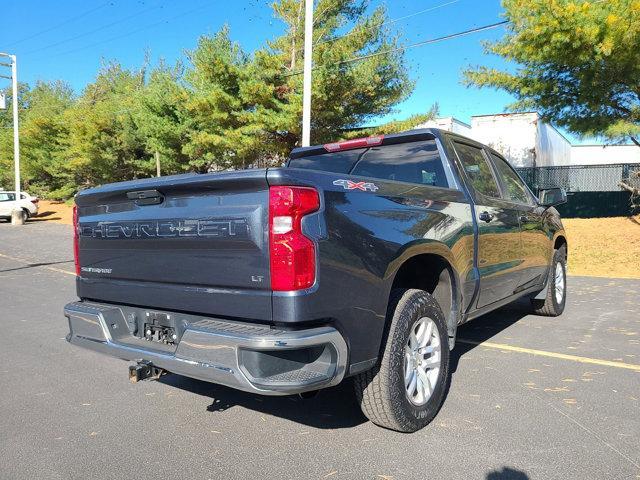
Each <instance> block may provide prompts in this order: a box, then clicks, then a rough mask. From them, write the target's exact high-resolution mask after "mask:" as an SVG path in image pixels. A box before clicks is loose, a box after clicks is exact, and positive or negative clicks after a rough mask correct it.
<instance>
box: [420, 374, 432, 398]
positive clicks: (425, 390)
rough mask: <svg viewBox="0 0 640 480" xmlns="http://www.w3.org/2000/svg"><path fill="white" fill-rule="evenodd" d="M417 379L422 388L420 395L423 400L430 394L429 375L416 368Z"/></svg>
mask: <svg viewBox="0 0 640 480" xmlns="http://www.w3.org/2000/svg"><path fill="white" fill-rule="evenodd" d="M418 379H419V383H420V386H421V389H422V396H423V401H424V400H426V399H427V398H428V397H429V396H430V395H431V382H429V377H428V376H427V374H426V373H425V372H424V370H422V369H421V368H419V369H418Z"/></svg>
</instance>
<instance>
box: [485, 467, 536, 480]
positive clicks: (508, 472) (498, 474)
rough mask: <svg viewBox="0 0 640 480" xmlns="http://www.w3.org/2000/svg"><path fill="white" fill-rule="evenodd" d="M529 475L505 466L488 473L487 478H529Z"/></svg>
mask: <svg viewBox="0 0 640 480" xmlns="http://www.w3.org/2000/svg"><path fill="white" fill-rule="evenodd" d="M528 479H529V475H527V474H526V473H524V472H523V471H521V470H516V469H515V468H510V467H504V468H503V469H502V470H494V471H493V472H489V473H488V474H487V480H528Z"/></svg>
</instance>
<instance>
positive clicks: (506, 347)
mask: <svg viewBox="0 0 640 480" xmlns="http://www.w3.org/2000/svg"><path fill="white" fill-rule="evenodd" d="M456 342H460V343H466V344H468V345H479V346H481V347H487V348H495V349H496V350H506V351H509V352H518V353H528V354H530V355H538V356H540V357H551V358H559V359H561V360H569V361H571V362H578V363H590V364H592V365H601V366H603V367H614V368H625V369H627V370H633V371H635V372H640V365H635V364H633V363H625V362H613V361H611V360H602V359H599V358H589V357H579V356H577V355H567V354H565V353H555V352H547V351H545V350H534V349H533V348H523V347H516V346H514V345H506V344H504V343H492V342H477V341H475V340H466V339H464V338H458V339H456Z"/></svg>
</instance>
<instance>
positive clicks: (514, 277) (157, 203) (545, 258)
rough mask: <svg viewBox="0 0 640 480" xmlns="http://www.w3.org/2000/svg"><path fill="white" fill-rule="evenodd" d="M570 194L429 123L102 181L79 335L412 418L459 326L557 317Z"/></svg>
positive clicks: (425, 404)
mask: <svg viewBox="0 0 640 480" xmlns="http://www.w3.org/2000/svg"><path fill="white" fill-rule="evenodd" d="M565 200H566V197H565V195H564V192H563V191H562V190H561V189H548V190H543V191H541V192H539V197H536V196H535V195H533V194H532V193H531V192H530V191H529V189H528V188H527V186H526V185H525V184H524V182H523V181H522V180H521V178H520V177H519V176H518V175H517V173H516V172H515V171H514V170H513V168H511V166H510V165H509V164H508V163H507V162H506V161H505V159H504V158H503V157H502V156H501V155H500V154H499V153H498V152H496V151H494V150H492V149H490V148H488V147H486V146H484V145H481V144H479V143H477V142H475V141H473V140H470V139H468V138H464V137H461V136H458V135H455V134H452V133H449V132H444V131H440V130H435V129H423V130H414V131H410V132H406V133H401V134H396V135H388V136H379V137H370V138H364V139H357V140H350V141H345V142H339V143H332V144H327V145H319V146H314V147H308V148H300V149H296V150H294V151H293V152H292V153H291V156H290V158H289V160H288V162H287V165H286V167H284V168H269V169H262V170H245V171H236V172H228V173H215V174H204V175H196V174H188V175H178V176H170V177H161V178H151V179H145V180H136V181H131V182H124V183H116V184H111V185H105V186H101V187H97V188H92V189H89V190H85V191H82V192H80V193H79V194H78V195H77V197H76V200H75V201H76V209H75V215H74V218H75V220H74V223H75V229H74V232H75V241H74V250H75V259H76V273H77V278H76V284H77V293H78V297H80V300H79V301H76V302H73V303H70V304H68V305H67V306H66V307H65V310H64V313H65V315H66V317H67V318H68V320H69V329H70V333H69V335H68V337H67V338H68V341H69V342H71V343H72V344H74V345H78V346H82V347H86V348H88V349H91V350H95V351H97V352H102V353H105V354H108V355H112V356H115V357H119V358H121V359H124V360H129V361H133V362H134V364H133V365H131V366H130V369H129V375H130V378H131V379H132V380H133V381H137V380H141V379H145V378H153V377H157V376H159V375H161V374H163V373H165V372H173V373H176V374H180V375H186V376H188V377H193V378H197V379H200V380H204V381H207V382H213V383H217V384H221V385H226V386H229V387H233V388H236V389H240V390H245V391H248V392H253V393H259V394H265V395H285V394H294V393H303V392H313V391H316V390H319V389H322V388H326V387H330V386H332V385H336V384H338V383H339V382H342V381H343V380H344V379H346V378H348V377H352V378H353V384H354V387H355V394H356V396H357V398H358V400H359V402H360V404H361V406H362V410H363V411H364V413H365V414H366V415H367V416H368V417H369V418H370V419H371V420H372V421H373V422H375V423H376V424H378V425H381V426H384V427H387V428H391V429H394V430H398V431H405V432H411V431H415V430H418V429H420V428H422V427H423V426H425V425H426V424H428V423H429V422H430V421H431V420H432V419H433V418H434V416H435V415H436V413H437V412H438V410H439V408H440V406H441V404H442V402H443V400H444V397H445V395H446V392H447V389H448V385H449V382H450V351H451V349H452V348H453V347H454V345H455V338H456V328H457V326H458V325H460V324H462V323H464V322H466V321H468V320H471V319H473V318H475V317H478V316H480V315H482V314H484V313H486V312H489V311H491V310H494V309H496V308H498V307H500V306H503V305H505V304H507V303H509V302H512V301H514V300H516V299H518V298H520V297H529V298H530V299H531V305H532V307H531V308H532V310H533V311H534V312H537V313H540V314H544V315H559V314H561V313H562V311H563V309H564V305H565V300H566V281H565V278H566V257H567V240H566V236H565V233H564V230H563V227H562V223H561V221H560V218H559V215H558V212H557V211H556V209H555V208H553V207H554V205H557V204H559V203H562V202H563V201H565Z"/></svg>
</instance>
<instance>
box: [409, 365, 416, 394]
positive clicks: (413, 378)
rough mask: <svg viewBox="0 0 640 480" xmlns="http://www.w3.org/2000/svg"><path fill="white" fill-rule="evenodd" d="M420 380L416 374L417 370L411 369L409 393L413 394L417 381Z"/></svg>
mask: <svg viewBox="0 0 640 480" xmlns="http://www.w3.org/2000/svg"><path fill="white" fill-rule="evenodd" d="M417 382H418V375H416V371H415V370H411V379H410V380H409V385H407V393H409V395H411V396H413V394H414V393H415V391H416V383H417Z"/></svg>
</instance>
